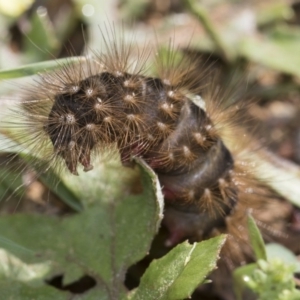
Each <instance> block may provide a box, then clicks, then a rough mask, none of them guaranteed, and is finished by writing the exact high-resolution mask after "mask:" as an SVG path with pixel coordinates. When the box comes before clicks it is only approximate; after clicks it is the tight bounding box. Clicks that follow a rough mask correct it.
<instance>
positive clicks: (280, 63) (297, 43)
mask: <svg viewBox="0 0 300 300" xmlns="http://www.w3.org/2000/svg"><path fill="white" fill-rule="evenodd" d="M299 48H300V30H299V29H298V28H297V29H294V30H293V29H292V28H290V27H284V26H282V27H279V28H277V29H275V30H273V31H272V32H271V33H270V34H269V36H266V37H264V38H263V37H247V38H245V39H244V40H242V41H241V43H240V45H239V52H240V54H241V55H242V56H244V57H246V58H247V59H249V60H250V61H254V62H256V63H259V64H262V65H264V66H267V67H269V68H272V69H274V70H278V71H280V72H284V73H287V74H291V75H296V76H298V77H300V57H299V55H298V53H299ZM258 49H259V51H258Z"/></svg>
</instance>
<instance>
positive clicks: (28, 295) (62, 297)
mask: <svg viewBox="0 0 300 300" xmlns="http://www.w3.org/2000/svg"><path fill="white" fill-rule="evenodd" d="M0 290H1V299H5V300H18V299H20V300H21V299H22V300H33V299H36V300H53V299H55V300H67V299H69V298H68V297H70V294H69V293H67V292H63V291H58V290H56V289H55V288H53V287H51V286H47V285H43V286H40V287H36V288H32V287H31V286H29V285H27V284H25V283H22V282H18V281H16V280H11V279H9V280H0Z"/></svg>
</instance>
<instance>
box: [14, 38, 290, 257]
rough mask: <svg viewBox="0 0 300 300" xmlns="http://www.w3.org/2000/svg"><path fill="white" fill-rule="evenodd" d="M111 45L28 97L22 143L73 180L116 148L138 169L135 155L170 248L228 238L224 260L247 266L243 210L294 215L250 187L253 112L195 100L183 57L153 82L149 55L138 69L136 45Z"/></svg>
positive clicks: (209, 98)
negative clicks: (158, 197) (247, 121)
mask: <svg viewBox="0 0 300 300" xmlns="http://www.w3.org/2000/svg"><path fill="white" fill-rule="evenodd" d="M106 46H107V47H106V49H105V51H103V52H102V53H98V54H96V55H94V56H93V57H87V58H86V59H85V61H84V62H80V63H78V64H71V63H70V64H64V65H61V66H59V68H58V70H56V71H55V72H52V73H45V74H43V75H41V76H40V80H39V81H38V82H37V83H36V84H35V85H34V86H32V87H30V88H28V90H29V93H28V95H27V96H26V99H25V100H24V101H22V103H21V107H20V111H21V113H19V119H20V124H22V127H23V130H24V131H26V132H27V136H29V138H28V140H27V141H24V144H25V145H26V146H27V147H29V148H31V149H32V150H33V151H35V152H43V153H44V155H45V156H46V158H47V160H48V161H49V163H50V165H53V164H56V163H57V162H59V161H62V162H63V165H64V166H66V168H67V169H68V170H69V172H71V173H72V174H74V175H77V169H78V168H79V166H80V165H81V166H83V169H84V171H89V170H91V169H92V168H93V163H94V162H93V157H95V156H97V155H101V153H103V152H104V151H107V150H110V149H112V148H116V149H117V150H118V152H119V154H120V157H121V161H122V163H123V165H124V166H131V165H132V162H131V157H133V156H138V157H140V158H142V159H144V160H145V161H146V162H147V163H148V164H149V165H150V167H151V168H152V169H153V170H154V171H155V172H156V174H157V175H158V178H159V180H160V183H161V185H162V188H163V193H164V196H165V201H166V210H165V218H164V224H165V225H166V227H167V228H168V230H169V232H170V236H169V238H168V240H167V241H166V243H167V244H168V245H175V244H177V243H178V242H180V241H182V240H183V239H185V238H190V239H191V240H201V239H203V238H206V237H209V236H212V235H215V234H218V233H219V232H223V231H227V232H229V233H230V234H231V236H232V239H229V242H228V246H227V247H225V250H224V251H227V250H228V249H229V252H231V254H233V257H232V259H231V260H232V261H234V260H235V259H237V260H238V261H239V262H241V261H242V260H243V259H244V257H243V255H244V254H246V255H248V254H249V253H248V251H250V250H249V249H248V248H247V247H244V248H243V249H242V251H240V250H241V247H240V243H241V241H242V242H246V241H247V234H246V227H245V226H244V223H243V222H245V216H246V209H248V208H253V209H258V208H261V207H262V206H265V207H268V205H269V204H270V203H272V205H273V204H274V203H275V202H276V203H277V204H278V206H280V205H282V206H284V207H285V208H286V207H287V208H286V214H285V215H284V216H283V217H282V218H285V217H288V215H289V214H290V212H291V210H292V208H291V205H288V204H287V205H286V204H282V203H281V200H282V199H281V198H280V197H279V196H277V195H276V194H275V193H273V192H272V191H271V190H270V189H268V188H266V187H265V186H264V185H263V184H261V183H259V182H257V181H256V180H255V178H253V174H252V172H251V162H249V161H247V160H244V159H240V154H241V153H243V151H244V148H245V147H246V144H247V143H248V145H247V147H252V148H254V146H253V145H252V143H250V140H249V139H248V136H247V134H246V133H245V131H244V130H243V129H242V128H241V126H242V125H243V124H241V123H240V122H238V121H240V120H241V119H242V117H241V116H243V111H244V109H245V108H246V107H247V105H248V104H247V103H242V102H239V103H232V104H231V105H227V106H226V105H225V104H224V103H225V101H224V98H226V94H225V96H224V95H222V91H220V90H218V86H215V88H216V90H213V88H210V89H209V93H205V92H203V95H200V96H199V95H196V94H195V93H194V87H195V86H197V84H198V85H201V84H202V83H201V77H203V76H204V75H203V74H201V75H197V77H194V78H192V80H191V76H190V75H191V74H197V70H196V68H197V64H196V63H195V61H193V59H191V58H185V57H183V58H181V59H180V60H179V61H178V60H177V57H176V59H175V56H174V54H173V52H172V51H171V50H172V49H170V53H169V54H168V56H167V59H166V61H167V62H166V61H165V60H163V58H161V57H159V55H158V56H157V57H156V59H157V63H156V65H157V66H158V70H157V74H155V75H153V74H152V75H151V74H148V73H147V69H148V68H147V67H148V66H147V62H148V61H149V60H150V58H149V55H148V53H147V52H146V51H144V52H142V53H139V55H137V57H138V59H137V61H134V60H133V61H132V60H131V59H130V53H131V51H133V50H134V49H133V46H128V47H127V46H125V44H123V43H120V45H117V44H113V46H109V43H108V42H107V43H106ZM148 58H149V59H148ZM149 68H150V67H149ZM212 86H213V84H212ZM203 90H205V89H203ZM226 100H227V99H226ZM223 101H224V103H223ZM229 102H230V101H228V103H229ZM223 104H224V105H223ZM226 104H227V103H226ZM234 135H235V138H234V140H233V141H232V136H234ZM254 214H255V212H254ZM277 221H278V220H276V222H277ZM281 221H282V220H279V221H278V222H277V223H280V222H281ZM264 222H265V220H263V219H262V223H264ZM276 222H275V223H276ZM280 225H281V223H280ZM270 226H272V228H275V229H274V230H273V233H274V234H273V235H274V236H275V237H278V238H281V237H282V236H284V235H285V232H282V227H279V228H278V229H279V230H281V233H280V234H278V235H277V236H276V232H277V231H276V226H277V224H271V225H270ZM278 232H279V231H278Z"/></svg>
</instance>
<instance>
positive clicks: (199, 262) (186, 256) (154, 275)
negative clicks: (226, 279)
mask: <svg viewBox="0 0 300 300" xmlns="http://www.w3.org/2000/svg"><path fill="white" fill-rule="evenodd" d="M225 240H226V236H225V235H220V236H218V237H215V238H212V239H210V240H207V241H203V242H201V243H194V244H192V245H191V244H189V243H188V242H184V243H182V244H180V245H178V246H177V247H175V248H174V249H172V250H171V251H170V252H169V253H168V254H167V255H165V256H164V257H162V258H160V259H158V260H154V261H153V262H152V263H151V264H150V266H149V268H148V269H147V270H146V273H145V274H144V275H143V277H142V279H141V284H140V286H139V287H138V288H137V290H136V291H135V293H134V294H133V295H132V297H131V298H130V299H133V300H148V299H149V300H150V299H157V300H171V299H172V300H176V299H184V298H187V297H190V295H191V294H192V292H193V291H194V290H195V289H196V287H197V286H198V285H199V284H201V283H203V281H204V280H205V277H206V276H207V275H208V274H209V273H210V272H211V271H212V270H213V269H214V268H215V267H216V262H217V260H218V258H219V253H220V250H221V248H222V246H223V244H224V242H225Z"/></svg>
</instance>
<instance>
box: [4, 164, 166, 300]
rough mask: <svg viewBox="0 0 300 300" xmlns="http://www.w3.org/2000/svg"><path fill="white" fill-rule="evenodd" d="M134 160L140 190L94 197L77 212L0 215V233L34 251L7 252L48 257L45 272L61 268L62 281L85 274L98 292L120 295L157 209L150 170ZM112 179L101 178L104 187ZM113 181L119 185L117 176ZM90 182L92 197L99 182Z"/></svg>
mask: <svg viewBox="0 0 300 300" xmlns="http://www.w3.org/2000/svg"><path fill="white" fill-rule="evenodd" d="M138 162H139V167H138V169H139V172H140V178H141V180H142V190H143V191H142V193H140V194H134V195H132V194H128V193H127V192H125V193H124V191H123V194H122V197H120V198H112V199H109V201H107V199H103V201H102V203H101V202H100V201H99V200H98V201H96V200H95V201H94V204H95V205H91V206H90V207H88V208H87V209H86V210H85V211H83V212H82V213H79V214H75V215H71V216H68V217H64V218H59V217H48V216H40V215H24V214H16V215H9V216H2V217H1V219H0V235H2V236H3V237H5V238H7V239H10V240H11V241H13V242H14V243H17V244H19V245H22V246H23V247H24V248H28V249H31V250H33V251H34V255H28V253H22V252H20V251H18V249H14V248H13V247H9V251H10V252H11V254H13V255H15V256H16V257H18V258H19V259H20V260H22V261H23V262H24V263H26V264H37V263H43V262H51V270H50V271H49V272H48V274H47V275H44V277H45V278H46V277H47V278H48V277H50V276H53V275H56V274H64V276H66V279H67V280H66V282H64V283H67V282H69V281H70V280H76V279H79V278H80V277H81V276H82V275H84V274H88V275H90V276H92V277H93V278H95V280H96V281H97V285H96V287H95V289H97V290H98V291H99V292H100V291H101V293H102V294H103V293H104V295H106V296H107V295H110V298H111V297H113V298H114V299H121V298H122V297H125V288H124V286H123V281H124V278H125V273H126V271H127V269H128V267H129V266H131V265H132V264H134V263H136V262H137V261H139V260H140V259H142V258H143V257H144V256H145V255H146V254H147V253H148V251H149V249H150V245H151V241H152V239H153V237H154V235H155V233H156V232H157V229H158V227H159V224H160V221H161V218H162V211H163V202H162V199H163V198H162V194H161V189H160V186H159V183H158V180H157V177H156V175H155V174H154V173H153V172H152V171H151V169H150V168H149V167H148V166H147V165H145V164H144V163H143V162H141V161H138ZM99 171H100V172H101V171H102V168H96V169H95V170H94V171H91V173H93V172H94V177H95V178H98V176H99V177H100V173H99ZM108 174H109V172H108ZM97 175H98V176H97ZM86 179H90V177H88V176H87V177H86V178H85V177H83V178H82V181H84V180H86ZM114 179H115V178H107V182H106V185H105V186H104V187H105V188H106V187H107V185H108V182H109V180H113V181H114ZM112 184H113V185H114V186H117V185H115V183H114V182H113V183H112ZM117 184H118V185H119V186H122V185H121V184H120V182H117ZM92 185H93V189H94V192H93V195H95V197H98V198H101V197H102V195H103V194H104V195H105V193H103V190H102V189H103V185H101V184H99V185H97V184H95V183H94V182H93V184H92ZM119 194H120V195H121V191H119ZM105 200H106V201H105ZM96 204H97V205H96ZM3 248H5V249H8V246H7V247H6V245H5V244H4V245H3ZM74 274H76V275H74ZM91 295H92V294H91ZM82 299H85V297H84V298H82ZM86 299H93V297H92V296H90V297H87V298H86ZM95 299H96V298H95ZM98 299H100V298H98ZM103 299H105V298H103Z"/></svg>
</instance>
